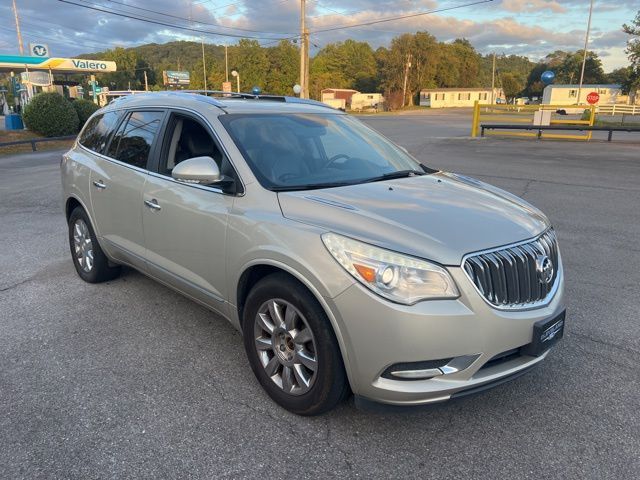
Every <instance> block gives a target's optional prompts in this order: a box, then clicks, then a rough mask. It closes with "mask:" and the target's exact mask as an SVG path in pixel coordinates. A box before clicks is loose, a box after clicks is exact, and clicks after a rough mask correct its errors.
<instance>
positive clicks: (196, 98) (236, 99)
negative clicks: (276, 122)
mask: <svg viewBox="0 0 640 480" xmlns="http://www.w3.org/2000/svg"><path fill="white" fill-rule="evenodd" d="M205 93H209V94H212V93H216V94H218V93H219V92H213V91H209V92H204V91H202V92H196V91H193V92H186V91H182V92H180V91H165V92H146V93H139V94H136V95H128V96H124V97H118V98H116V99H115V100H113V101H112V102H111V103H109V104H108V105H107V106H106V107H105V109H107V110H110V109H119V108H123V107H127V108H130V107H167V106H169V107H170V106H184V107H191V108H194V109H199V108H202V107H203V105H207V106H210V107H216V108H218V109H220V110H221V111H224V112H225V113H266V112H278V113H287V112H289V113H330V112H331V113H337V114H342V113H343V112H341V111H340V110H336V109H334V108H332V107H330V106H329V105H327V104H325V103H321V102H317V101H315V100H307V99H300V98H297V97H285V96H276V95H253V94H250V93H242V94H236V93H234V94H231V95H233V96H229V97H213V96H210V95H207V94H205Z"/></svg>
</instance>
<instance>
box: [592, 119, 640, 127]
mask: <svg viewBox="0 0 640 480" xmlns="http://www.w3.org/2000/svg"><path fill="white" fill-rule="evenodd" d="M595 125H597V126H599V127H640V122H620V121H613V122H611V121H607V120H599V119H598V120H596V121H595Z"/></svg>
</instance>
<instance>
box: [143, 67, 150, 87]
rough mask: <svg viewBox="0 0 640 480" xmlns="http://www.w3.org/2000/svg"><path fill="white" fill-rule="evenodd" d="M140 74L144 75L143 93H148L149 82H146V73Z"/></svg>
mask: <svg viewBox="0 0 640 480" xmlns="http://www.w3.org/2000/svg"><path fill="white" fill-rule="evenodd" d="M142 73H143V74H144V91H145V92H148V91H149V82H148V80H147V71H146V70H143V71H142Z"/></svg>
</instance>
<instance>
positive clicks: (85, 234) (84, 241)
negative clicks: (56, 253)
mask: <svg viewBox="0 0 640 480" xmlns="http://www.w3.org/2000/svg"><path fill="white" fill-rule="evenodd" d="M73 251H74V253H75V260H76V262H77V263H78V266H79V267H80V268H81V269H82V271H83V272H85V273H90V272H91V269H92V268H93V242H91V235H90V234H89V227H87V224H86V223H85V222H84V220H83V219H82V218H78V219H77V220H76V221H75V222H74V224H73Z"/></svg>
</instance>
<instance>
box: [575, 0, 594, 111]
mask: <svg viewBox="0 0 640 480" xmlns="http://www.w3.org/2000/svg"><path fill="white" fill-rule="evenodd" d="M592 14H593V0H591V3H590V5H589V20H588V21H587V34H586V35H585V36H584V55H583V56H582V70H581V71H580V85H578V104H580V93H581V92H582V83H583V81H584V67H585V65H586V63H587V45H588V44H589V33H591V15H592Z"/></svg>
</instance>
